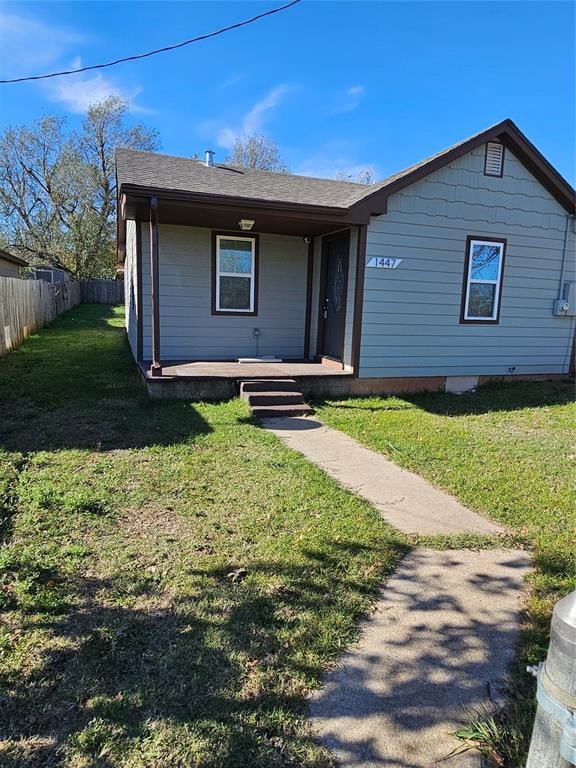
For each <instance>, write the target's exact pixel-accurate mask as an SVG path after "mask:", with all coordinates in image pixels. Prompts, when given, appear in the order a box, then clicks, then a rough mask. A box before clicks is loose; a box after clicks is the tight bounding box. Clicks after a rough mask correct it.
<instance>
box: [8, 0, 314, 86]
mask: <svg viewBox="0 0 576 768" xmlns="http://www.w3.org/2000/svg"><path fill="white" fill-rule="evenodd" d="M299 2H301V0H292V2H290V3H287V4H286V5H281V6H280V7H279V8H272V10H270V11H266V12H265V13H259V14H258V16H252V18H250V19H245V20H244V21H239V22H238V23H237V24H231V25H230V26H229V27H222V29H217V30H216V31H215V32H208V33H207V34H205V35H198V37H193V38H192V39H191V40H185V41H184V42H183V43H176V44H175V45H167V46H166V47H165V48H157V49H156V50H155V51H148V53H138V54H136V55H134V56H125V57H124V58H122V59H116V60H115V61H108V62H106V63H105V64H92V65H91V66H89V67H79V68H78V69H67V70H63V71H62V72H50V74H47V75H32V76H30V77H15V78H14V79H13V80H0V84H5V83H25V82H28V81H30V80H46V79H48V78H49V77H60V76H61V75H75V74H77V73H78V72H88V71H89V70H92V69H105V68H106V67H114V66H115V65H116V64H123V63H124V62H126V61H136V60H137V59H147V58H148V57H149V56H156V54H157V53H166V52H167V51H174V50H176V48H184V46H186V45H191V44H192V43H198V42H200V40H208V38H210V37H217V36H218V35H222V34H224V32H230V30H232V29H239V28H240V27H245V26H247V25H248V24H253V23H254V22H255V21H258V20H259V19H263V18H264V17H265V16H272V15H273V14H275V13H280V11H286V10H287V9H288V8H291V7H292V6H293V5H297V3H299Z"/></svg>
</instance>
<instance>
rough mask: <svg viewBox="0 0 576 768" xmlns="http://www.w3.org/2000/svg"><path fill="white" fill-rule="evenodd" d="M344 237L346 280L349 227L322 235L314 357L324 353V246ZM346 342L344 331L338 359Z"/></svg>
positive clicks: (342, 358)
mask: <svg viewBox="0 0 576 768" xmlns="http://www.w3.org/2000/svg"><path fill="white" fill-rule="evenodd" d="M342 238H346V241H347V248H348V280H350V229H339V230H338V231H337V232H333V233H332V234H330V235H324V236H323V237H322V248H321V260H320V285H319V291H318V330H317V334H316V357H318V358H322V357H325V355H324V326H325V318H324V303H325V301H326V248H327V245H328V243H330V242H332V241H333V240H340V239H342ZM347 298H348V283H347V284H346V299H347ZM345 344H346V333H344V336H343V338H342V354H341V356H340V360H342V361H344V345H345Z"/></svg>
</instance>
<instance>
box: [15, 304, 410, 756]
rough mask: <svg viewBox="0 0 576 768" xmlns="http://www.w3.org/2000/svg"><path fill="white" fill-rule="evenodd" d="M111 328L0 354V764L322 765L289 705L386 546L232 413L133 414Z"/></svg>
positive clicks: (385, 533)
mask: <svg viewBox="0 0 576 768" xmlns="http://www.w3.org/2000/svg"><path fill="white" fill-rule="evenodd" d="M122 324H123V319H122V314H121V312H120V311H119V310H113V309H111V308H109V307H103V306H96V305H93V306H90V305H88V306H81V307H78V308H76V309H75V310H73V311H72V312H70V313H68V314H67V315H65V316H63V317H62V318H60V319H59V320H58V321H56V322H55V323H54V324H53V325H52V326H51V327H50V328H48V329H45V330H43V331H41V332H40V333H38V334H36V335H35V336H34V337H32V338H30V339H29V340H28V341H27V342H26V344H24V345H23V346H22V347H21V348H20V349H19V350H17V351H16V352H14V353H12V354H10V355H8V356H7V357H6V358H3V359H2V360H0V433H1V434H0V505H1V508H2V511H1V514H0V518H1V533H2V537H3V545H2V546H1V547H0V605H1V608H2V617H1V618H2V625H1V628H0V675H1V681H2V690H1V692H0V763H1V764H2V766H6V768H10V767H12V768H16V766H18V767H19V768H22V767H24V766H27V767H29V768H32V767H33V768H40V767H42V768H49V767H50V766H65V767H66V768H88V767H90V766H94V767H96V766H99V767H100V768H102V767H104V768H112V767H114V768H115V767H117V766H122V767H125V768H151V766H154V768H163V767H165V768H179V767H180V766H182V767H184V766H186V768H193V767H194V766H198V767H200V766H201V767H202V768H240V767H242V768H250V767H253V768H267V767H275V768H276V767H277V768H280V767H281V766H301V767H304V766H315V767H318V768H319V767H320V766H328V765H330V759H329V757H328V755H327V754H326V753H325V752H324V751H323V750H322V749H321V748H320V747H319V746H317V745H316V744H315V743H314V742H313V741H312V739H311V738H310V735H309V732H308V729H307V725H306V719H305V708H304V696H305V693H306V691H307V690H308V689H309V688H310V687H313V686H317V685H318V683H319V679H320V674H321V671H322V670H323V669H324V668H325V666H326V664H327V663H329V662H330V660H332V659H333V658H334V657H335V655H336V654H337V653H338V652H339V650H341V649H342V647H343V646H344V645H345V644H346V643H347V642H348V641H349V640H350V638H351V637H352V636H353V633H354V627H355V623H356V622H357V619H358V617H359V615H360V614H361V613H362V612H363V611H365V610H366V609H367V607H368V606H369V605H370V604H371V602H373V600H374V599H375V595H376V591H377V589H378V587H379V585H380V583H381V580H382V576H383V574H384V573H385V572H386V571H387V570H388V569H389V568H390V567H391V565H392V564H393V562H394V560H395V558H396V557H397V556H398V555H399V554H400V552H401V551H402V550H403V549H404V548H405V545H404V544H403V540H402V538H401V537H400V536H397V535H396V534H394V533H393V532H392V531H391V529H390V528H388V527H387V526H386V525H385V524H384V523H383V522H382V521H381V519H380V518H379V516H378V515H377V513H376V512H375V511H374V510H373V509H371V508H370V507H369V505H368V504H366V503H364V502H362V501H361V500H360V499H358V498H356V497H354V496H353V495H351V494H349V493H347V492H346V491H344V490H342V489H340V488H339V487H338V486H337V484H336V483H335V482H333V481H332V480H330V479H329V478H327V477H326V476H325V475H324V474H323V473H322V472H321V471H320V470H319V469H317V468H315V467H314V466H312V465H311V464H309V463H308V462H306V461H305V460H304V459H303V458H302V457H300V456H299V455H298V454H296V453H294V452H292V451H290V450H289V449H287V448H286V447H284V446H283V445H282V444H281V443H280V442H279V441H278V440H277V439H276V438H275V437H273V436H272V435H270V434H268V433H266V432H265V431H263V430H261V429H259V428H257V427H255V426H254V425H252V424H251V423H250V421H249V420H248V419H247V417H248V412H247V409H246V407H245V406H244V404H243V403H242V402H241V401H233V402H229V403H224V404H218V405H198V404H191V403H187V402H166V403H159V402H157V403H153V402H149V401H148V400H147V398H146V397H145V395H144V392H143V390H142V388H141V386H140V384H139V382H138V381H137V379H136V377H135V373H134V368H133V364H132V362H131V358H130V356H129V353H128V349H127V346H126V342H125V337H124V332H123V327H122Z"/></svg>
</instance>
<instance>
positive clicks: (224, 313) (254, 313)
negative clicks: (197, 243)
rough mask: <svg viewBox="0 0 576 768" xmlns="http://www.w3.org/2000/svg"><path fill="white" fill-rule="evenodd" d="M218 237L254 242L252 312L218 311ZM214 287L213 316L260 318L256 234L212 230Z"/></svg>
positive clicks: (258, 261) (212, 298)
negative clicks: (247, 239)
mask: <svg viewBox="0 0 576 768" xmlns="http://www.w3.org/2000/svg"><path fill="white" fill-rule="evenodd" d="M217 237H230V238H235V239H237V238H242V237H245V238H250V239H252V240H254V310H253V311H252V312H240V311H238V312H230V311H227V310H224V309H216V264H217V258H216V246H217V240H216V238H217ZM211 282H212V287H211V294H212V296H211V305H212V315H219V316H220V315H221V316H224V317H258V292H259V288H260V237H259V235H258V234H256V233H255V232H244V231H241V232H219V231H218V230H216V229H213V230H212V280H211Z"/></svg>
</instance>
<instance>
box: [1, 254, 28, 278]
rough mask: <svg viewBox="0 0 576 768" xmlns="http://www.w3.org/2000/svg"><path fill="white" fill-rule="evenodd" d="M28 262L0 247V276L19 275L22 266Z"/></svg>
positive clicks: (25, 265)
mask: <svg viewBox="0 0 576 768" xmlns="http://www.w3.org/2000/svg"><path fill="white" fill-rule="evenodd" d="M27 266H28V264H27V263H26V262H25V261H22V259H19V258H17V257H16V256H13V255H12V254H11V253H8V251H4V250H3V249H1V248H0V277H20V272H21V270H22V267H27Z"/></svg>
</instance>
